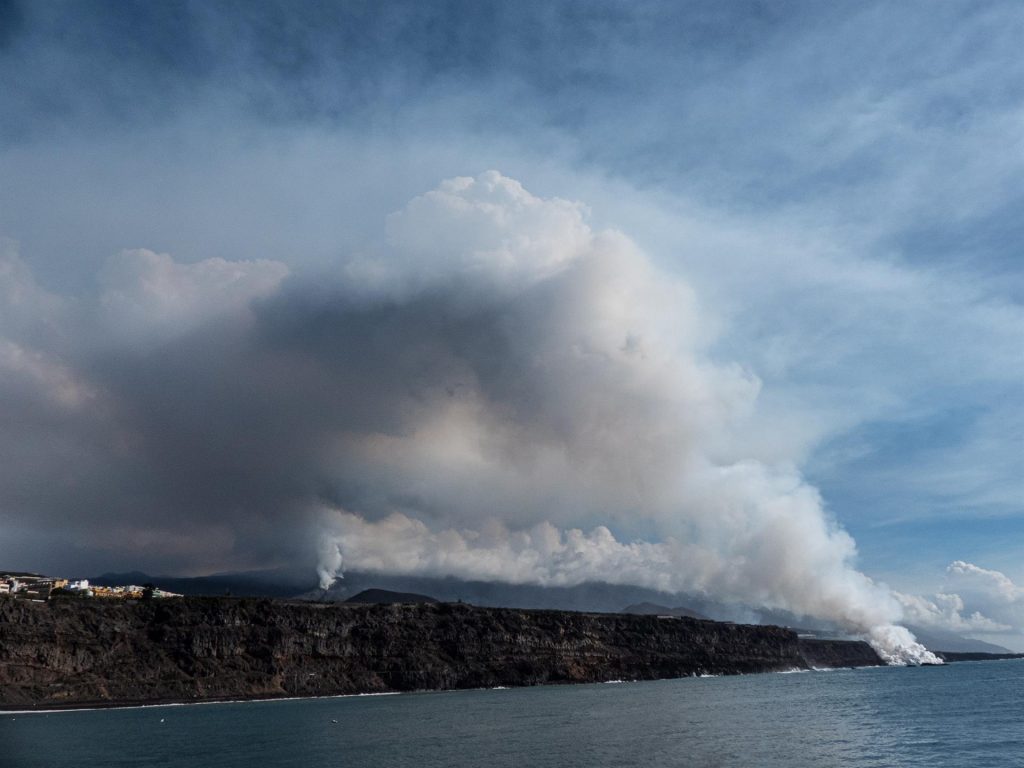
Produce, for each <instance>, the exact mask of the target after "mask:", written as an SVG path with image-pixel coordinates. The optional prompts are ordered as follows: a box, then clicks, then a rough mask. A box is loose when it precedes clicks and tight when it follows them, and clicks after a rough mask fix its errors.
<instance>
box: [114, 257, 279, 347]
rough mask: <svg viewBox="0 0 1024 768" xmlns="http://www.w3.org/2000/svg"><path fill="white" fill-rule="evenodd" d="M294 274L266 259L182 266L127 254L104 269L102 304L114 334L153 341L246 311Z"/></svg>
mask: <svg viewBox="0 0 1024 768" xmlns="http://www.w3.org/2000/svg"><path fill="white" fill-rule="evenodd" d="M288 272H289V270H288V267H286V266H285V265H284V264H282V263H281V262H278V261H269V260H265V259H259V260H254V261H227V260H225V259H221V258H213V259H206V260H204V261H200V262H196V263H194V264H181V263H179V262H177V261H175V260H174V259H173V258H172V257H171V256H170V255H168V254H166V253H154V252H153V251H149V250H146V249H144V248H140V249H136V250H126V251H122V252H121V253H119V254H118V255H116V256H114V257H112V258H111V259H110V260H108V262H107V264H106V266H105V268H104V270H103V273H102V275H101V283H102V289H103V290H102V294H101V296H100V304H101V307H102V309H103V312H104V319H105V322H106V324H107V329H108V331H109V332H111V333H113V334H114V335H115V336H117V337H120V338H126V337H127V338H144V339H147V340H149V341H152V340H153V339H154V338H166V337H169V336H174V335H177V334H179V333H185V332H188V331H189V330H192V329H194V328H196V327H198V326H200V325H202V324H203V323H204V322H207V321H209V320H210V319H211V318H214V317H218V316H225V315H231V314H233V313H237V312H238V311H239V310H244V309H245V308H246V307H247V306H248V305H249V303H250V302H251V301H253V300H254V299H258V298H262V297H265V296H268V295H270V294H272V293H274V292H275V291H276V290H277V289H278V288H279V287H280V285H281V282H282V281H283V280H284V279H285V277H287V275H288Z"/></svg>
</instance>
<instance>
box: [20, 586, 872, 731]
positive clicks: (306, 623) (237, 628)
mask: <svg viewBox="0 0 1024 768" xmlns="http://www.w3.org/2000/svg"><path fill="white" fill-rule="evenodd" d="M881 664H882V662H881V660H880V659H879V658H878V656H877V654H875V652H874V651H873V650H872V649H871V648H870V646H868V645H867V644H866V643H863V642H860V641H843V640H816V639H802V638H798V637H797V635H796V633H794V632H793V631H792V630H789V629H784V628H781V627H773V626H754V625H743V624H730V623H723V622H714V621H707V620H700V619H690V618H684V617H658V616H638V615H629V614H598V613H575V612H569V611H530V610H518V609H502V608H478V607H474V606H469V605H464V604H452V603H441V604H432V605H408V604H406V605H345V604H323V603H303V602H296V601H274V600H266V599H262V600H253V599H232V598H189V599H182V600H154V601H148V602H146V601H143V602H139V603H135V604H130V603H122V602H113V601H100V600H57V601H51V602H50V603H31V602H27V601H22V600H10V599H8V600H0V710H3V711H12V710H14V711H32V710H60V709H83V708H103V707H113V706H146V705H170V704H185V703H202V702H216V701H263V700H273V699H285V698H299V697H315V696H339V695H357V694H365V693H391V692H409V691H426V690H439V691H440V690H452V689H473V688H478V689H479V688H496V687H519V686H533V685H545V684H565V683H594V682H607V681H610V680H655V679H668V678H680V677H690V676H695V675H701V674H714V675H733V674H747V673H757V672H777V671H783V670H792V669H808V670H809V669H813V668H841V667H862V666H878V665H881Z"/></svg>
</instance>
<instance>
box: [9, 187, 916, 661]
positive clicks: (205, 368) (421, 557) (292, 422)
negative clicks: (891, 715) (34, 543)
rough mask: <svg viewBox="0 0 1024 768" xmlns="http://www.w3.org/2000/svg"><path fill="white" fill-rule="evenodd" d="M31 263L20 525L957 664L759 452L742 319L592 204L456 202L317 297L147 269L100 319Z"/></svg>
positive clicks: (237, 267) (261, 265)
mask: <svg viewBox="0 0 1024 768" xmlns="http://www.w3.org/2000/svg"><path fill="white" fill-rule="evenodd" d="M259 255H260V256H265V254H259ZM4 264H5V265H6V266H5V271H4V272H3V273H2V274H0V291H6V292H7V293H6V295H7V296H8V297H9V298H10V299H11V300H10V301H5V302H4V304H3V306H4V307H6V310H5V314H4V316H3V317H2V318H0V320H2V322H3V325H2V326H0V335H2V337H3V341H2V346H0V386H2V387H3V392H2V396H3V397H4V399H5V402H10V403H17V405H18V407H17V408H14V409H10V410H8V411H7V412H6V416H5V417H4V418H5V425H4V426H5V429H4V434H5V438H4V441H5V450H6V451H7V453H8V454H9V455H12V456H17V457H18V459H17V461H14V462H8V463H6V464H5V466H4V467H3V468H0V494H2V495H3V499H2V501H3V508H4V509H5V510H15V515H17V518H16V519H19V520H24V519H25V518H26V516H32V517H33V519H35V520H37V521H40V523H41V524H43V525H46V524H54V523H58V522H59V523H60V525H61V527H60V529H59V530H60V532H61V535H64V536H66V537H67V538H66V540H65V541H64V544H65V545H67V542H69V541H71V540H72V539H73V540H74V541H75V542H76V546H78V547H83V548H85V549H91V550H96V551H102V550H110V551H115V550H122V551H123V550H124V549H125V548H131V547H135V548H143V549H145V550H147V551H148V552H149V555H148V557H149V558H150V560H151V561H152V562H160V563H165V564H168V565H169V566H172V567H173V566H174V565H178V566H179V567H180V565H181V564H183V563H191V564H193V565H194V566H196V567H202V566H203V565H205V564H209V565H225V564H233V565H239V564H241V565H255V564H266V563H268V562H280V561H283V560H287V559H289V558H296V557H309V556H312V555H313V554H314V553H315V554H316V555H317V556H318V558H319V562H318V568H317V570H318V574H319V576H320V579H321V585H322V586H324V587H327V586H329V585H330V583H331V582H332V580H333V579H334V578H335V577H336V576H337V575H338V574H339V573H340V572H341V569H342V567H343V566H344V567H347V568H353V569H359V570H369V571H381V572H388V573H407V574H418V575H436V576H441V575H454V576H461V577H467V578H477V579H479V578H483V579H494V580H501V581H507V582H514V583H531V584H542V585H572V584H578V583H581V582H584V581H588V580H601V581H605V582H611V583H623V584H636V585H643V586H649V587H653V588H657V589H662V590H666V591H673V592H699V593H705V594H708V595H711V596H714V597H715V598H717V599H720V600H729V601H738V602H743V603H746V604H749V605H762V606H766V607H772V608H781V609H786V610H789V611H792V612H794V613H797V614H806V615H812V616H816V617H820V618H824V619H830V620H833V621H835V622H837V623H839V624H841V625H842V626H844V627H846V628H848V629H850V630H851V631H857V632H862V633H866V634H869V635H870V637H871V638H872V641H873V642H874V643H875V645H876V647H877V648H879V650H880V651H881V652H882V653H883V654H885V656H886V658H887V659H888V660H890V661H893V662H901V661H903V662H905V661H921V660H934V657H931V656H930V654H928V653H927V652H926V651H925V650H924V649H923V648H922V647H921V646H919V645H918V644H916V643H915V642H914V640H913V637H912V636H911V635H910V634H909V633H907V632H906V630H903V629H902V628H899V627H894V626H892V625H893V624H895V623H897V622H898V621H899V620H900V617H901V610H902V609H901V604H900V602H899V601H898V600H897V599H896V598H895V597H894V596H893V595H892V594H891V592H890V591H889V590H888V589H887V588H886V587H885V586H884V585H881V584H878V583H875V582H873V581H872V580H871V579H870V578H868V577H867V576H865V575H864V574H862V573H860V572H859V571H857V570H856V568H855V566H854V561H855V557H856V550H855V546H854V542H853V540H852V539H851V538H850V536H849V535H847V534H846V533H845V532H844V531H843V530H842V529H841V528H840V527H839V526H838V525H837V524H836V523H835V522H834V521H833V520H832V519H831V518H830V516H829V515H828V514H827V512H826V510H825V509H824V507H823V503H822V499H821V497H820V495H819V494H818V492H817V491H816V490H815V489H814V488H813V487H811V486H809V485H808V484H807V483H806V482H804V480H803V479H802V478H801V476H800V473H799V471H798V470H797V468H796V467H795V463H794V462H793V461H786V460H780V459H779V457H778V456H772V457H767V456H759V455H756V454H755V453H754V452H752V451H751V449H750V448H749V447H748V445H747V443H746V442H745V440H744V425H745V422H746V421H747V419H748V418H749V416H750V414H751V412H752V411H753V409H754V408H755V407H756V399H757V396H758V390H759V382H758V380H757V378H756V377H755V376H754V375H753V374H751V373H750V372H748V371H745V370H744V369H743V368H742V367H740V366H738V365H736V364H732V363H723V362H720V361H716V360H714V359H712V357H711V356H710V354H709V350H710V348H711V344H712V342H713V340H714V328H715V323H714V321H713V315H712V313H710V312H709V311H708V310H707V308H704V307H701V306H700V304H699V302H698V300H697V297H695V295H694V293H693V292H692V291H691V290H690V289H689V288H688V286H687V285H686V283H685V282H684V281H682V280H681V279H679V278H678V277H676V276H674V275H671V274H667V273H665V272H663V271H661V270H659V269H658V268H657V267H656V266H655V265H653V264H652V263H651V261H650V260H649V259H648V258H647V257H646V256H645V255H644V254H643V253H641V252H640V251H639V250H638V249H637V247H636V246H635V245H634V244H633V243H632V242H631V241H630V240H629V239H628V238H627V237H626V236H625V235H623V234H621V233H618V232H615V231H600V232H595V231H592V230H591V229H590V227H589V226H588V225H587V223H586V217H585V211H584V210H583V209H582V208H581V207H580V206H579V205H577V204H574V203H570V202H567V201H564V200H558V199H554V200H545V199H540V198H538V197H535V196H533V195H531V194H530V193H528V192H527V191H526V190H524V189H523V188H522V187H521V186H520V185H519V184H518V183H517V182H515V181H513V180H511V179H508V178H506V177H503V176H501V175H499V174H497V173H495V172H489V173H486V174H483V175H481V176H480V177H478V178H476V179H470V178H457V179H451V180H449V181H446V182H444V183H442V184H441V185H440V186H439V187H438V188H437V189H435V190H433V191H431V192H429V193H427V194H425V195H423V196H421V197H418V198H416V199H415V200H413V201H412V202H411V203H410V204H409V205H408V206H407V207H406V208H405V209H403V210H402V211H400V212H398V213H395V214H393V215H392V216H391V217H390V218H389V219H388V221H387V225H386V238H385V241H384V242H383V243H382V245H381V246H380V248H379V250H378V251H377V252H372V253H363V254H360V255H357V256H352V257H349V258H346V259H345V260H344V261H343V263H342V264H340V265H339V269H338V272H337V273H336V274H335V275H334V276H333V277H332V278H331V279H329V280H318V281H317V282H316V283H315V284H314V283H313V282H311V281H308V280H307V281H304V280H303V278H302V276H301V275H300V276H295V277H293V278H290V279H289V278H288V270H287V269H286V268H285V267H284V266H283V265H282V264H280V263H278V262H274V261H267V260H253V261H247V262H227V261H222V260H212V261H206V262H200V263H197V264H179V263H176V262H175V261H174V260H173V259H172V258H171V257H169V256H165V255H158V254H154V253H151V252H148V251H132V252H126V253H123V254H121V255H120V256H118V257H117V258H115V259H113V260H112V261H111V263H110V264H109V265H108V268H107V270H106V271H105V272H104V274H103V276H102V279H101V289H100V295H99V297H98V300H96V301H90V300H75V301H72V300H69V299H64V298H60V297H55V296H52V295H50V294H48V293H46V292H45V291H43V290H41V289H40V288H38V287H37V286H35V284H34V283H33V282H32V278H31V275H29V274H27V272H26V271H25V270H24V269H23V267H22V266H21V265H20V262H18V260H17V257H16V256H15V255H13V254H12V253H9V254H8V256H7V258H6V260H5V262H4ZM761 442H763V441H761ZM15 445H17V449H16V450H15V449H14V448H13V447H14V446H15ZM40 487H45V491H44V492H41V493H40V492H39V491H38V488H40ZM8 515H9V516H10V513H8ZM8 525H11V521H10V520H9V521H8Z"/></svg>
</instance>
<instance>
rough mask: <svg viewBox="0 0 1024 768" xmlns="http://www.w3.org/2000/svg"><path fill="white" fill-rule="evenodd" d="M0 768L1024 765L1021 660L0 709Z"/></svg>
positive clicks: (930, 767) (963, 767)
mask: <svg viewBox="0 0 1024 768" xmlns="http://www.w3.org/2000/svg"><path fill="white" fill-rule="evenodd" d="M0 765H2V766H3V768H64V767H66V768H91V767H92V766H97V767H99V766H102V768H118V767H119V766H124V767H125V768H129V767H130V768H145V767H147V766H161V768H178V767H179V766H180V768H198V767H201V766H211V767H213V766H216V767H217V768H231V767H232V766H238V767H239V768H278V767H279V766H303V767H304V768H327V767H328V766H388V767H389V768H401V767H402V766H410V767H412V766H416V767H417V768H419V767H421V766H455V767H457V768H458V767H461V766H466V767H468V766H474V767H476V766H484V767H486V768H501V767H502V766H528V767H529V768H538V767H541V766H609V767H612V766H614V767H616V768H618V767H620V766H643V768H658V767H659V766H743V767H751V766H779V767H780V768H801V767H803V766H806V767H807V768H822V767H823V766H852V767H854V768H857V767H861V766H864V767H866V766H879V767H883V766H884V767H885V768H890V767H893V766H926V767H927V768H936V767H938V766H955V767H956V768H997V767H999V766H1024V661H1005V662H975V663H960V664H949V665H947V666H944V667H922V668H904V669H899V668H875V669H861V670H839V671H832V672H807V673H802V674H788V675H787V674H766V675H747V676H742V677H717V678H687V679H681V680H662V681H657V682H642V683H623V684H620V685H607V684H599V685H574V686H568V685H567V686H545V687H538V688H515V689H504V690H476V691H455V692H447V693H415V694H402V695H395V696H357V697H339V698H326V699H300V700H290V701H269V702H243V703H226V704H199V705H188V706H161V707H144V708H134V709H108V710H92V711H78V712H57V713H31V714H25V713H10V712H7V713H2V714H0Z"/></svg>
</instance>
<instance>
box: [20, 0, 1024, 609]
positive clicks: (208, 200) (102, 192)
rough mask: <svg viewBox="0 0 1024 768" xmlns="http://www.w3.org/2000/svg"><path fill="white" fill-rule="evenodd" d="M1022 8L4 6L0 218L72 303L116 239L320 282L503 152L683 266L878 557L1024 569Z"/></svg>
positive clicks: (765, 417)
mask: <svg viewBox="0 0 1024 768" xmlns="http://www.w3.org/2000/svg"><path fill="white" fill-rule="evenodd" d="M1022 27H1024V9H1021V7H1020V6H1019V4H1016V3H955V2H950V3H941V4H937V3H925V2H921V3H913V2H908V3H900V4H891V3H860V2H857V3H854V2H840V3H827V4H826V3H814V2H808V3H799V2H782V3H760V2H724V3H723V2H692V3H658V2H640V3H602V2H596V3H573V2H568V3H515V4H511V3H489V2H448V3H442V2H438V3H430V4H425V3H414V2H410V3H401V2H392V3H386V4H379V3H362V2H351V3H342V4H337V3H314V2H305V3H298V4H295V3H228V2H220V3H189V2H180V3H160V4H152V3H104V2H85V3H81V2H76V3H61V2H35V3H20V2H12V1H11V0H5V2H0V82H2V87H0V236H2V237H5V238H8V239H9V240H10V241H11V243H10V244H9V247H8V252H10V253H16V254H17V259H18V261H19V263H21V264H23V265H24V266H25V268H26V269H27V270H29V271H30V272H31V274H32V275H33V280H34V281H35V284H37V285H38V287H39V289H40V290H42V291H45V292H48V293H52V294H53V295H55V296H64V297H77V298H76V301H80V302H85V301H88V300H89V299H88V297H90V296H94V295H96V294H97V292H98V290H99V289H98V288H97V285H98V280H99V281H100V283H102V278H98V277H97V275H102V274H105V273H104V270H105V269H106V270H108V272H107V273H106V274H109V270H110V269H111V268H110V266H109V264H110V259H111V258H112V257H113V256H114V255H115V254H118V253H120V252H121V251H122V250H124V249H140V248H141V249H148V250H150V251H153V252H155V253H161V254H163V253H166V254H170V256H171V257H172V258H173V259H174V260H175V261H176V262H178V263H180V264H198V263H201V262H204V261H205V260H209V259H215V258H222V259H225V260H227V261H231V262H234V261H239V260H254V259H265V260H273V261H275V262H279V263H282V264H286V265H287V268H288V270H289V271H290V274H292V275H293V276H295V280H297V281H300V282H301V281H306V283H310V282H311V283H316V282H317V281H319V280H321V279H322V278H321V276H323V275H326V274H333V273H334V272H335V271H336V269H337V265H338V264H339V263H340V262H342V261H345V260H346V259H350V258H351V257H352V255H353V254H372V253H377V252H378V251H379V249H380V248H381V247H383V246H382V242H384V241H385V240H386V235H385V229H386V225H385V222H386V221H387V216H388V215H389V214H390V213H392V212H394V211H399V210H403V209H404V207H405V206H406V205H407V204H409V201H410V200H413V199H414V198H416V197H417V196H418V195H422V194H423V193H425V192H427V191H428V190H432V189H435V188H437V186H438V184H439V183H440V182H441V180H443V179H449V178H453V177H460V176H468V177H477V176H478V175H479V174H481V173H482V172H484V171H486V170H488V169H497V170H498V171H500V172H501V173H502V174H504V175H505V176H506V177H508V178H511V179H515V180H517V181H518V182H520V183H521V184H522V185H523V187H525V189H526V190H528V191H529V192H530V193H532V194H533V195H536V196H538V197H539V198H541V199H551V198H556V197H557V198H563V199H566V200H573V201H579V202H580V203H582V204H583V205H584V206H586V214H585V218H586V222H587V225H588V226H589V227H590V228H591V229H592V230H593V231H595V232H598V231H601V230H604V229H606V228H614V229H615V230H618V231H621V232H623V233H625V235H627V236H628V237H629V238H630V239H631V240H632V241H633V242H634V243H635V244H636V245H637V246H638V247H639V248H640V249H642V251H643V252H644V253H645V254H646V255H647V257H648V258H649V259H650V261H651V262H652V263H653V264H655V265H656V266H657V267H658V268H659V269H661V270H664V272H665V273H666V274H668V275H671V276H673V277H675V278H678V279H680V280H682V281H685V283H686V285H687V286H689V287H690V288H691V289H692V291H693V294H694V296H695V302H696V305H695V306H696V307H697V309H695V310H694V311H695V312H698V313H699V315H700V317H701V318H702V320H701V328H702V331H701V332H702V334H703V335H704V337H705V338H706V339H707V340H708V345H707V348H706V349H705V350H704V352H703V353H702V354H706V356H707V358H708V359H709V360H710V361H713V362H714V363H715V364H716V365H722V366H737V367H738V368H739V369H741V370H742V371H743V372H744V375H747V376H750V377H754V378H756V379H757V380H758V381H759V382H760V391H759V393H758V396H757V406H756V408H754V409H753V411H752V412H751V413H750V414H747V415H745V416H743V417H742V419H741V422H742V423H740V422H736V423H733V424H732V426H731V428H735V429H736V430H738V432H739V433H741V437H742V440H741V442H743V443H744V444H745V445H747V446H748V447H749V451H750V454H751V455H752V456H755V457H756V458H757V459H758V460H759V461H763V462H765V463H766V464H778V465H780V466H781V465H786V466H789V467H792V468H794V470H795V471H797V472H799V473H800V474H801V476H802V477H803V478H805V480H806V481H807V482H808V483H809V484H810V485H812V486H815V487H817V488H818V489H819V490H820V492H821V495H822V498H823V503H824V508H825V509H826V511H827V514H829V515H831V516H833V517H834V518H835V519H836V520H837V521H838V522H839V523H840V524H841V526H842V527H843V528H845V529H846V530H847V531H849V532H850V533H851V534H852V535H853V537H854V539H855V540H856V542H857V549H858V552H859V559H858V560H857V561H856V563H857V567H858V568H859V569H860V570H862V571H864V572H865V573H867V574H868V575H869V576H873V577H875V578H878V579H882V580H884V581H886V582H887V583H889V584H890V585H891V586H893V587H895V588H896V589H897V590H900V591H901V592H907V593H914V594H924V595H926V594H933V593H935V592H942V591H943V590H948V589H951V587H950V585H949V584H948V580H949V579H950V578H951V577H950V574H949V573H948V572H947V566H948V565H949V564H950V563H951V562H953V561H961V560H962V561H967V562H968V563H973V564H976V565H977V566H979V567H981V568H983V569H991V570H994V571H1000V572H1002V573H1004V574H1005V575H1006V576H1008V577H1009V578H1010V579H1011V580H1012V581H1013V582H1016V583H1024V566H1022V564H1021V557H1020V556H1021V552H1022V550H1021V542H1022V538H1021V536H1022V534H1024V509H1022V506H1021V505H1022V499H1024V444H1022V441H1024V437H1022V435H1024V383H1022V382H1024V378H1022V376H1024V343H1022V342H1024V311H1022V308H1021V301H1022V297H1024V268H1022V262H1021V256H1020V254H1019V250H1020V242H1021V239H1020V234H1021V223H1020V222H1021V221H1022V220H1024V217H1022V215H1021V213H1022V211H1021V205H1022V195H1024V183H1022V182H1024V175H1022V172H1024V151H1022V146H1024V145H1022V139H1021V136H1022V133H1021V124H1022V120H1024V77H1022V74H1024V73H1022V72H1021V69H1022V68H1024V63H1022V60H1021V58H1020V56H1019V40H1020V35H1021V32H1022ZM267 279H269V278H267ZM261 285H262V283H261ZM13 322H14V321H12V320H8V323H13ZM11 338H14V337H13V336H11ZM19 343H20V342H19ZM79 346H81V344H80V343H79ZM736 439H737V440H740V438H736ZM8 450H14V449H13V448H11V447H10V446H8ZM126 471H127V470H126ZM19 493H21V492H20V491H19ZM15 497H17V498H18V499H21V496H18V495H17V494H14V495H13V496H12V495H8V497H7V498H8V502H7V504H8V511H7V519H8V522H7V525H9V526H12V528H14V529H17V530H19V531H22V533H21V534H19V536H23V538H19V539H17V540H18V541H19V542H21V541H24V542H35V543H34V544H32V545H31V546H30V549H31V547H36V549H37V550H38V551H40V552H41V551H49V550H48V548H49V546H50V545H49V540H48V539H47V540H46V542H47V543H46V544H45V545H44V544H43V543H42V542H43V539H42V538H40V537H38V536H36V535H35V534H34V533H32V523H31V521H30V520H29V519H28V518H29V517H30V516H29V515H28V513H26V512H24V511H19V510H23V509H26V508H28V507H31V504H29V505H27V507H17V505H15V503H14V502H13V501H11V499H12V498H15ZM19 503H20V502H19ZM16 507H17V508H16ZM592 522H594V523H596V522H607V523H609V524H610V527H611V529H612V531H613V532H615V533H618V534H620V535H625V536H629V535H634V534H637V532H638V531H642V530H644V526H643V525H640V524H638V525H637V526H636V527H635V528H634V529H630V526H629V525H625V524H621V523H616V522H615V521H614V520H613V521H599V520H594V521H592ZM574 524H575V523H574ZM617 526H618V527H617ZM143 538H145V537H143ZM12 546H13V545H12ZM18 546H21V544H19V545H18ZM26 546H29V545H27V544H26ZM76 546H77V545H76ZM185 550H187V547H186V548H185ZM185 550H183V552H184V551H185ZM12 551H13V549H8V550H7V551H5V549H4V545H3V543H2V542H0V554H4V555H5V556H11V552H12ZM126 552H127V550H125V549H124V548H121V549H119V548H118V547H115V546H113V545H110V544H109V543H108V544H104V545H103V546H98V545H97V547H96V548H94V550H90V549H89V548H88V547H80V548H79V549H76V551H75V552H74V553H73V554H71V553H69V554H68V555H67V557H68V558H69V559H73V558H78V559H79V561H80V562H81V564H82V566H83V567H84V566H85V565H90V566H91V565H93V564H97V565H98V564H99V562H100V561H101V560H103V559H104V558H109V559H116V560H119V561H125V562H127V560H129V559H131V558H130V557H129V555H131V554H132V553H131V552H127V553H126ZM268 557H269V555H268ZM153 562H154V564H155V565H159V564H163V565H166V566H167V567H172V566H174V565H180V564H181V560H180V559H179V560H175V559H174V558H173V557H170V556H166V557H165V556H164V554H159V553H158V554H155V555H153ZM209 564H210V565H211V566H212V565H214V563H213V560H209ZM232 564H235V561H234V560H231V558H227V559H226V561H225V563H224V565H232ZM25 565H30V564H25ZM980 599H981V598H979V600H980ZM1014 600H1016V598H1014ZM1011 602H1013V601H1011ZM1014 604H1015V605H1016V603H1014ZM1022 604H1024V603H1022ZM978 605H979V606H981V607H979V610H982V608H983V607H984V606H986V605H988V604H987V603H983V602H979V603H978ZM1013 610H1014V611H1017V610H1019V607H1015V608H1013ZM1014 615H1017V614H1014ZM1020 615H1024V612H1022V613H1021V614H1020ZM1003 623H1007V622H1006V621H1004V622H1003Z"/></svg>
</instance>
